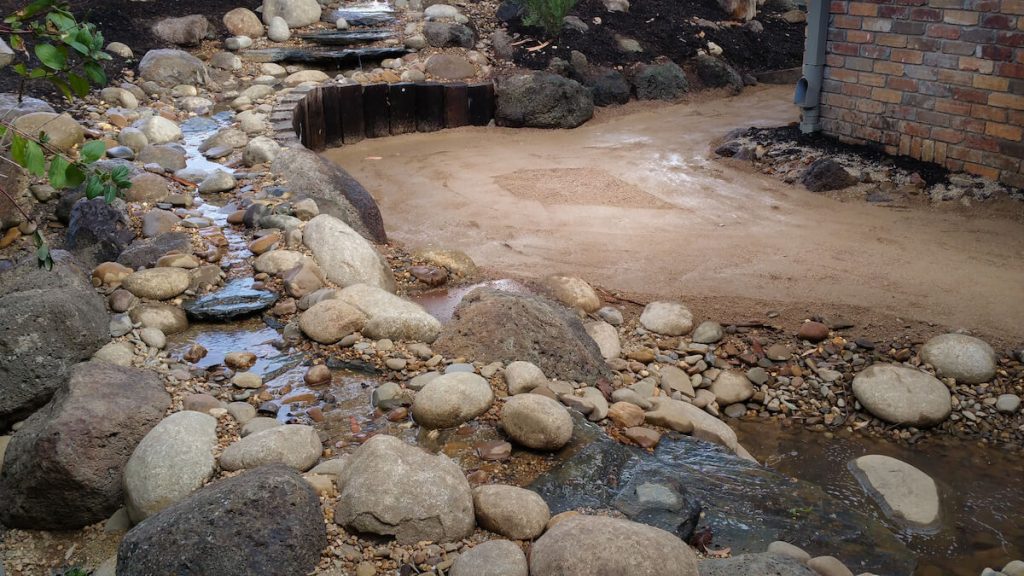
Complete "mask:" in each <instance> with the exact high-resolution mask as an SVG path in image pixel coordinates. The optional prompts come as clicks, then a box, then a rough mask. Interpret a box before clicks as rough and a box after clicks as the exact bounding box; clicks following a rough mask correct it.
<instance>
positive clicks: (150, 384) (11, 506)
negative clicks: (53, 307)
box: [0, 362, 171, 530]
mask: <svg viewBox="0 0 1024 576" xmlns="http://www.w3.org/2000/svg"><path fill="white" fill-rule="evenodd" d="M170 404H171V398H170V396H169V395H168V394H167V392H165V391H164V387H163V381H162V379H161V378H160V377H159V376H158V375H157V374H156V373H155V372H151V371H148V370H140V369H137V368H127V367H123V366H116V365H114V364H109V363H106V362H84V363H81V364H78V365H76V366H75V367H74V368H72V369H71V373H70V377H69V378H68V380H67V382H66V383H64V384H63V385H62V386H61V388H60V389H59V390H58V391H57V392H56V394H54V396H53V399H51V400H50V402H49V404H47V405H46V406H44V407H43V408H41V409H40V410H39V411H38V412H36V413H35V414H33V415H32V416H31V417H30V418H29V419H28V420H26V421H25V424H24V426H23V427H22V428H21V429H20V430H18V432H17V433H16V434H14V437H13V439H12V440H11V444H10V446H8V448H7V453H6V455H5V460H4V468H3V474H2V475H0V501H3V502H4V503H5V505H4V506H3V507H2V508H0V522H2V523H3V524H4V525H5V526H8V527H11V528H26V529H36V530H38V529H43V530H70V529H76V528H81V527H83V526H87V525H89V524H92V523H94V522H99V521H100V520H104V519H106V518H108V517H110V515H111V514H113V513H114V511H115V510H117V508H118V507H119V506H120V505H121V502H122V499H123V494H124V492H123V489H122V484H121V475H122V472H123V471H124V468H125V465H126V464H127V462H128V458H129V457H130V456H131V453H132V450H134V449H135V446H136V445H137V444H138V443H139V441H140V440H142V438H143V437H144V436H145V435H146V433H148V432H149V431H150V429H152V428H153V426H155V425H156V424H157V422H159V421H160V419H161V418H163V415H164V411H165V410H167V408H168V407H169V406H170Z"/></svg>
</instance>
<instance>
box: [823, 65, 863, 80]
mask: <svg viewBox="0 0 1024 576" xmlns="http://www.w3.org/2000/svg"><path fill="white" fill-rule="evenodd" d="M825 74H826V75H827V76H828V77H829V78H831V79H833V80H839V81H840V82H856V81H857V73H856V72H854V71H853V70H846V69H845V68H826V69H825Z"/></svg>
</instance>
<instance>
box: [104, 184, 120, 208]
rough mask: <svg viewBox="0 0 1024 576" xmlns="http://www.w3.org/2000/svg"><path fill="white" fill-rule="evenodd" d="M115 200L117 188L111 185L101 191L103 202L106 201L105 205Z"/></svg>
mask: <svg viewBox="0 0 1024 576" xmlns="http://www.w3.org/2000/svg"><path fill="white" fill-rule="evenodd" d="M116 199H117V186H113V185H110V184H108V185H107V186H106V187H105V188H104V189H103V200H104V201H106V203H107V204H110V203H111V202H113V201H114V200H116Z"/></svg>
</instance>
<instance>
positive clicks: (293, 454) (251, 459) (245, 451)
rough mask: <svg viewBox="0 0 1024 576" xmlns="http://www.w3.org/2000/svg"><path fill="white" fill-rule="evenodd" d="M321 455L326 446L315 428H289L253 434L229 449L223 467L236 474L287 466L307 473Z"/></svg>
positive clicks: (294, 426) (221, 461)
mask: <svg viewBox="0 0 1024 576" xmlns="http://www.w3.org/2000/svg"><path fill="white" fill-rule="evenodd" d="M321 452H323V445H322V444H321V443H320V437H319V436H318V435H317V433H316V430H315V429H314V428H313V427H312V426H305V425H302V424H285V425H284V426H276V427H273V428H270V429H268V430H264V431H262V432H257V433H256V434H250V435H248V436H246V437H245V438H242V439H241V440H239V441H238V442H235V443H234V444H232V445H231V446H228V447H227V448H226V449H225V450H224V453H223V454H221V455H220V467H221V468H223V469H224V470H228V471H232V470H242V469H248V468H258V467H260V466H266V465H268V464H284V465H286V466H289V467H291V468H295V469H296V470H299V471H300V472H305V471H306V470H309V469H310V468H312V467H313V465H314V464H316V461H317V460H319V459H320V453H321Z"/></svg>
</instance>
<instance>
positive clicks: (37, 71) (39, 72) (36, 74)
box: [28, 68, 49, 79]
mask: <svg viewBox="0 0 1024 576" xmlns="http://www.w3.org/2000/svg"><path fill="white" fill-rule="evenodd" d="M47 74H49V72H47V71H46V69H45V68H33V69H32V71H31V72H29V73H28V77H29V78H32V79H36V78H42V77H44V76H46V75H47Z"/></svg>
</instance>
